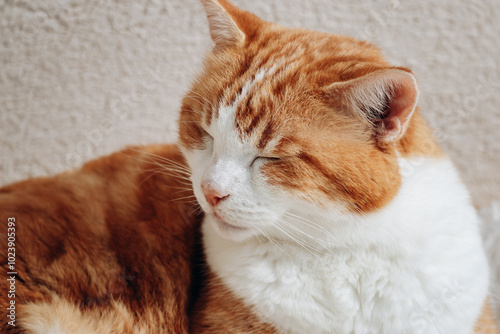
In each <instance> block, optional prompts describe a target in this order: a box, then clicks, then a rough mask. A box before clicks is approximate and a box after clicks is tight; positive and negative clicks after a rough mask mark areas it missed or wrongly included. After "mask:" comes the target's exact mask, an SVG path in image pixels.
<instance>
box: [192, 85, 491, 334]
mask: <svg viewBox="0 0 500 334" xmlns="http://www.w3.org/2000/svg"><path fill="white" fill-rule="evenodd" d="M259 80H260V78H259ZM248 87H249V89H247V90H245V91H244V93H245V94H248V93H249V92H250V90H251V85H249V86H248ZM237 101H239V98H238V99H237ZM237 101H236V102H235V103H233V104H232V105H229V106H226V107H224V108H222V109H221V110H220V111H219V114H220V116H219V118H217V119H214V120H212V122H211V125H210V127H208V128H207V131H208V132H209V133H210V134H211V135H212V137H213V138H212V139H209V138H207V149H205V150H203V151H186V150H184V153H185V155H186V158H187V160H188V163H189V165H190V166H191V168H192V170H193V175H192V181H193V185H194V190H195V195H196V196H197V198H198V201H199V202H200V205H201V206H202V208H203V209H204V210H205V212H206V217H205V220H204V223H203V236H204V245H205V251H206V255H207V261H208V264H209V265H210V267H211V269H212V270H213V271H214V272H215V273H216V274H217V275H218V276H219V277H220V278H221V279H222V281H223V282H224V283H225V284H226V285H227V286H228V287H229V288H230V289H231V290H232V291H233V292H234V293H235V294H236V295H237V296H238V297H240V298H242V299H243V301H244V302H245V303H246V304H247V305H249V306H251V307H252V309H253V310H254V311H255V313H256V314H257V315H258V316H259V317H260V318H261V319H262V320H264V321H266V322H269V323H270V324H272V325H273V326H275V328H277V329H278V331H279V332H281V333H315V334H316V333H318V334H319V333H357V334H363V333H367V334H372V333H384V334H385V333H391V334H392V333H394V334H396V333H397V334H399V333H426V334H432V333H446V334H448V333H453V334H461V333H464V334H466V333H471V332H472V326H473V323H474V321H475V320H476V318H477V317H478V315H479V313H480V310H481V307H482V305H483V303H484V301H485V298H486V293H487V284H488V283H487V282H488V266H487V263H486V258H485V255H484V252H483V248H482V245H481V239H480V236H479V231H478V217H477V215H476V213H475V211H474V209H473V207H472V206H471V204H470V202H469V195H468V192H467V190H466V189H465V187H464V186H463V185H462V183H461V182H460V179H459V176H458V175H457V173H456V171H455V169H454V167H453V165H452V164H451V162H450V161H448V160H447V159H440V160H439V159H426V158H420V159H415V160H404V159H400V162H401V171H402V176H403V181H402V187H401V189H400V191H399V193H398V195H397V196H396V198H395V199H394V200H393V201H392V202H391V203H390V204H389V205H388V206H386V207H385V208H383V209H382V210H380V211H378V212H376V213H370V214H367V215H364V216H361V215H359V214H352V213H349V212H347V211H345V210H343V209H342V208H341V206H339V207H338V208H333V207H332V208H331V209H328V210H326V209H320V208H318V207H316V206H315V205H313V204H311V203H306V202H303V201H299V200H297V199H294V198H291V197H290V196H288V195H287V194H286V193H284V192H280V191H279V190H278V189H274V188H272V187H270V186H269V185H268V183H267V182H266V180H265V179H264V178H263V177H262V176H261V175H260V173H259V167H260V165H261V164H262V163H265V161H258V163H254V164H253V165H252V164H251V163H252V161H253V159H254V158H255V156H256V155H257V154H258V152H257V150H256V149H255V148H254V147H253V146H252V145H251V142H252V140H250V139H251V138H246V139H243V140H242V139H241V138H240V137H239V136H238V134H237V133H236V130H235V129H234V111H235V110H236V107H237ZM202 180H203V181H207V180H208V181H209V182H211V184H212V186H215V187H220V189H221V190H224V191H227V192H228V193H229V194H230V197H228V198H227V199H225V200H223V201H222V202H221V203H220V204H219V205H218V206H217V208H216V209H215V210H216V212H217V214H218V215H219V216H220V217H222V219H223V221H220V220H219V219H217V218H215V216H214V215H213V213H214V209H213V208H212V207H210V206H209V205H208V204H207V202H206V201H205V199H204V197H203V195H202V192H201V189H200V184H201V182H202Z"/></svg>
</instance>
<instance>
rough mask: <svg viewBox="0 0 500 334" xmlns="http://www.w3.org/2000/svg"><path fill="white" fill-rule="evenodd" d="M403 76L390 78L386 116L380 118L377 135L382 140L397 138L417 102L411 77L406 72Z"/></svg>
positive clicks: (416, 92) (400, 134)
mask: <svg viewBox="0 0 500 334" xmlns="http://www.w3.org/2000/svg"><path fill="white" fill-rule="evenodd" d="M405 76H407V78H404V77H400V76H399V75H398V76H396V78H391V79H393V80H395V81H393V82H391V90H392V93H391V98H390V102H389V106H388V108H387V111H386V117H385V118H383V119H382V120H381V122H382V124H381V127H380V128H379V131H378V133H379V136H380V137H381V139H383V140H384V141H391V140H394V139H399V138H400V137H401V136H402V135H403V134H404V132H405V131H406V128H407V127H408V121H409V120H410V118H411V115H412V114H413V111H414V110H415V105H416V103H417V97H418V90H417V87H416V85H415V80H414V79H413V77H412V76H411V75H410V74H409V73H407V74H406V75H405Z"/></svg>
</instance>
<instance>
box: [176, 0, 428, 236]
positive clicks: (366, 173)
mask: <svg viewBox="0 0 500 334" xmlns="http://www.w3.org/2000/svg"><path fill="white" fill-rule="evenodd" d="M202 3H203V5H204V7H205V10H206V12H207V16H208V21H209V27H210V33H211V36H212V39H213V41H214V42H215V47H214V49H213V51H212V52H211V53H210V54H209V55H208V56H207V58H206V60H205V63H204V69H203V72H202V73H201V75H199V77H198V78H197V79H196V81H195V82H194V84H193V85H192V87H191V89H190V91H189V92H188V94H187V95H186V97H185V98H184V100H183V104H182V110H181V114H180V146H181V149H182V151H183V153H184V155H185V156H186V159H187V161H188V164H189V166H190V167H191V170H192V183H193V188H194V192H195V195H196V197H197V200H198V202H199V204H200V205H201V207H202V208H203V210H204V211H205V213H206V215H207V216H208V217H209V218H210V219H212V221H213V223H214V226H215V228H216V230H217V231H218V232H219V233H220V234H221V235H223V236H224V237H226V238H229V239H233V240H244V239H246V238H248V237H250V236H253V235H256V234H257V235H258V234H261V233H263V234H266V235H271V234H272V235H280V236H281V237H286V235H287V229H288V230H289V229H290V228H297V226H293V225H294V224H293V219H294V218H293V217H299V216H300V217H303V216H309V217H311V215H312V214H314V213H316V212H318V213H319V212H323V213H324V212H335V213H337V214H360V215H363V214H367V213H370V212H373V211H376V210H379V209H380V208H382V207H384V206H386V205H387V204H388V203H390V201H391V200H392V199H393V198H394V196H395V195H396V193H397V192H398V189H399V187H400V184H401V174H400V167H399V165H398V157H399V156H401V155H409V154H412V151H416V150H418V149H419V148H418V144H416V143H417V142H418V140H417V139H415V137H418V136H422V131H421V129H419V127H425V125H424V124H423V123H422V121H421V119H420V118H419V117H417V116H415V115H414V114H415V107H416V103H417V98H418V89H417V86H416V81H415V78H414V76H413V75H412V74H411V72H410V71H409V70H407V69H404V68H396V67H392V66H391V65H389V64H388V63H387V62H386V60H385V59H384V57H383V56H382V55H381V53H380V52H379V50H378V49H377V48H376V47H374V46H372V45H370V44H368V43H366V42H362V41H357V40H355V39H352V38H348V37H343V36H336V35H329V34H326V33H319V32H312V31H308V30H303V29H290V28H285V27H282V26H279V25H276V24H272V23H268V22H264V21H262V20H260V19H259V18H257V17H256V16H254V15H253V14H250V13H248V12H246V11H243V10H241V9H239V8H237V7H235V6H234V5H232V4H231V3H229V2H227V1H225V0H202ZM412 115H413V117H412ZM416 118H418V121H414V120H415V119H416ZM297 221H300V220H299V218H297ZM290 226H292V227H290ZM299 228H300V227H299Z"/></svg>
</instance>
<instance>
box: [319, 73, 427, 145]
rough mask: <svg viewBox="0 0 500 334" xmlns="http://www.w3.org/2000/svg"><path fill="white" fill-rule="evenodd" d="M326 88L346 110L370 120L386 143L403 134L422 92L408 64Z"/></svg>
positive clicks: (379, 138)
mask: <svg viewBox="0 0 500 334" xmlns="http://www.w3.org/2000/svg"><path fill="white" fill-rule="evenodd" d="M325 90H326V93H327V96H329V98H330V99H335V101H336V102H337V103H338V102H339V101H340V104H341V106H342V108H343V109H344V110H345V111H347V112H348V113H351V114H353V115H354V116H356V117H361V118H362V119H363V120H366V121H368V122H369V123H370V124H371V126H373V127H374V130H375V133H376V137H377V139H378V140H380V141H382V142H386V143H388V142H394V141H397V140H399V139H401V138H402V137H403V135H404V133H405V131H406V129H407V128H408V124H409V121H410V119H411V116H412V115H413V113H414V111H415V107H416V105H417V100H418V95H419V92H418V88H417V82H416V80H415V77H414V76H413V74H412V73H411V71H410V70H408V69H404V68H388V69H383V70H379V71H375V72H372V73H370V74H367V75H364V76H362V77H359V78H356V79H353V80H348V81H344V82H338V83H334V84H332V85H330V86H329V87H327V88H326V89H325Z"/></svg>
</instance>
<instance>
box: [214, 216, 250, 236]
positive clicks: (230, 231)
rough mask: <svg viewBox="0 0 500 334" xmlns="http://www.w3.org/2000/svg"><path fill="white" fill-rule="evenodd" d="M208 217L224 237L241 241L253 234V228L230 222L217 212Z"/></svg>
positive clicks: (218, 232)
mask: <svg viewBox="0 0 500 334" xmlns="http://www.w3.org/2000/svg"><path fill="white" fill-rule="evenodd" d="M207 219H208V220H209V221H210V223H211V224H212V226H213V228H214V229H215V231H216V232H217V234H219V235H220V236H221V237H223V238H224V239H228V240H232V241H238V242H239V241H244V240H246V239H248V238H249V237H251V236H252V235H253V232H252V230H251V229H248V228H245V227H240V226H235V225H232V224H229V223H227V222H225V221H224V220H222V219H221V218H220V217H218V216H217V214H211V215H210V216H208V217H207Z"/></svg>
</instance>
